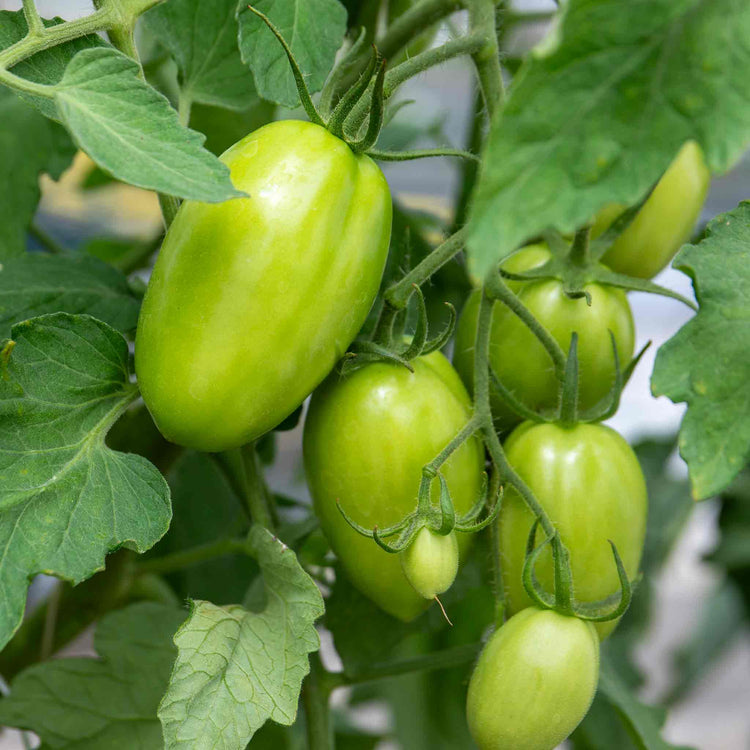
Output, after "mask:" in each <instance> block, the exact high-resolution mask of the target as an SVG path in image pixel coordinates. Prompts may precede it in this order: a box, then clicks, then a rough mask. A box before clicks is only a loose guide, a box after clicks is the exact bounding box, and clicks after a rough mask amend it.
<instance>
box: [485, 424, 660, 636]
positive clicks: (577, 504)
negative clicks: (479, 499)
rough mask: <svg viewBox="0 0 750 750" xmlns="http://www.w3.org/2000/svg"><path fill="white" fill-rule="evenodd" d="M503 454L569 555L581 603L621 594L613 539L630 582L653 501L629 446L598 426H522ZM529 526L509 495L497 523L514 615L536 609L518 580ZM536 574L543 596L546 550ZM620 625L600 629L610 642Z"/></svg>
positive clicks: (548, 567)
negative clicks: (613, 632)
mask: <svg viewBox="0 0 750 750" xmlns="http://www.w3.org/2000/svg"><path fill="white" fill-rule="evenodd" d="M505 451H506V455H507V457H508V461H509V463H510V465H511V466H512V467H513V468H514V469H515V470H516V472H518V474H519V475H520V477H521V478H522V479H523V480H524V481H525V482H526V483H527V484H528V486H529V487H530V488H531V490H532V491H533V492H534V495H535V496H536V498H537V500H538V501H539V502H540V503H541V505H542V507H543V508H544V510H545V511H546V512H547V514H548V515H549V517H550V519H551V520H552V523H553V524H554V525H555V527H556V528H557V529H558V531H559V532H560V536H561V538H562V541H563V543H564V544H565V546H566V547H567V548H568V551H569V552H570V565H571V571H572V573H573V587H574V590H575V596H576V598H577V599H579V600H580V601H582V602H594V601H597V600H600V599H604V598H606V597H607V596H610V595H611V594H615V593H617V591H618V590H619V581H618V577H617V570H616V568H615V562H614V558H613V555H612V549H611V547H610V545H609V542H608V540H610V539H611V540H612V541H613V542H614V543H615V545H616V546H617V550H618V552H619V553H620V556H621V557H622V561H623V563H624V565H625V570H626V571H627V574H628V576H629V578H630V580H631V581H632V580H633V579H634V578H635V576H636V575H637V573H638V566H639V564H640V560H641V553H642V551H643V542H644V537H645V533H646V516H647V512H648V499H647V495H646V483H645V480H644V477H643V472H642V471H641V468H640V465H639V463H638V459H637V458H636V456H635V454H634V453H633V450H632V448H631V447H630V446H629V445H628V444H627V442H626V441H625V439H624V438H623V437H622V436H621V435H619V434H618V433H617V432H615V431H614V430H613V429H611V428H609V427H605V426H604V425H600V424H578V425H576V426H575V427H562V426H560V425H558V424H533V423H531V422H524V423H523V424H522V425H521V426H520V427H518V428H516V430H514V432H513V433H512V434H511V436H510V437H509V438H508V440H507V441H506V444H505ZM532 522H533V516H532V514H531V512H530V511H529V510H528V508H527V506H526V504H525V503H524V501H523V500H522V499H521V497H520V495H519V494H518V493H517V492H516V491H515V490H513V489H512V488H508V490H507V491H506V493H505V496H504V499H503V505H502V508H501V510H500V515H499V518H498V523H499V529H500V550H501V552H500V555H501V565H502V571H503V582H504V584H505V592H506V603H507V605H508V608H509V611H510V612H518V611H520V610H521V609H523V608H524V607H527V606H529V605H530V604H531V603H532V602H531V599H530V598H529V596H528V594H527V593H526V590H525V589H524V587H523V582H522V580H521V576H522V572H523V564H524V560H525V550H526V542H527V539H528V536H529V532H530V531H531V525H532ZM542 539H543V536H542V533H541V532H537V543H541V541H542ZM536 570H537V573H538V577H539V580H540V581H541V582H542V583H543V585H544V587H545V589H546V590H547V591H552V590H553V575H552V555H551V553H550V552H549V548H548V549H546V550H544V551H543V552H542V553H541V556H540V559H539V561H538V563H537V567H536ZM615 625H616V622H615V621H609V622H605V623H599V624H597V626H596V628H597V630H598V632H599V635H600V636H601V637H605V636H606V635H608V634H609V633H610V632H611V631H612V630H613V629H614V627H615Z"/></svg>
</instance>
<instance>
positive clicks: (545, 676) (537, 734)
mask: <svg viewBox="0 0 750 750" xmlns="http://www.w3.org/2000/svg"><path fill="white" fill-rule="evenodd" d="M598 678H599V639H598V638H597V636H596V632H595V631H594V628H593V627H592V626H591V625H590V624H589V623H585V622H582V621H581V620H578V619H576V618H575V617H565V616H563V615H559V614H557V613H556V612H551V611H549V610H540V609H537V608H536V607H529V608H528V609H524V610H522V611H521V612H519V613H518V614H517V615H515V616H514V617H511V619H510V620H508V621H507V622H506V623H505V625H503V626H502V627H501V628H500V629H498V630H497V632H495V633H494V634H493V635H492V637H491V638H490V640H489V641H488V642H487V645H486V646H485V647H484V649H483V650H482V653H481V655H480V656H479V661H478V662H477V665H476V667H475V668H474V672H473V674H472V676H471V682H470V683H469V694H468V698H467V706H466V713H467V716H468V719H469V727H470V729H471V734H472V736H473V737H474V740H475V741H476V743H477V745H478V746H479V748H480V750H551V749H552V748H554V747H556V746H557V745H558V744H559V743H560V742H562V741H563V740H564V739H565V738H566V737H567V736H568V735H569V734H570V733H571V732H572V731H573V730H574V729H575V728H576V726H578V724H579V723H580V722H581V720H582V719H583V717H584V716H585V715H586V711H588V709H589V706H590V705H591V701H592V700H593V699H594V693H595V692H596V685H597V681H598Z"/></svg>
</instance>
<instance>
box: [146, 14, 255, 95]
mask: <svg viewBox="0 0 750 750" xmlns="http://www.w3.org/2000/svg"><path fill="white" fill-rule="evenodd" d="M236 11H237V0H169V2H166V3H162V4H161V5H158V6H157V7H156V8H153V9H152V10H150V11H149V12H148V13H146V15H145V16H144V17H143V20H144V23H145V24H146V25H147V27H148V30H149V31H150V32H151V33H152V34H153V35H154V37H156V38H157V39H158V40H159V42H160V43H161V44H163V45H164V46H165V47H166V48H167V49H168V50H169V52H170V53H171V55H172V57H174V59H175V60H176V62H177V67H178V70H179V75H180V89H181V91H182V95H183V96H184V97H185V98H186V99H187V100H188V101H190V102H200V103H201V104H210V105H213V106H216V107H228V108H229V109H239V110H244V109H247V108H249V106H250V105H251V104H253V103H254V102H255V101H257V98H258V96H257V94H256V93H255V86H253V77H252V75H251V74H250V71H249V70H248V69H247V68H246V67H245V65H244V64H243V62H242V60H241V59H240V50H239V47H238V42H237V35H238V33H239V30H238V26H237V18H236Z"/></svg>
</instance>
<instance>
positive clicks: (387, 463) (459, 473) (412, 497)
mask: <svg viewBox="0 0 750 750" xmlns="http://www.w3.org/2000/svg"><path fill="white" fill-rule="evenodd" d="M412 365H413V367H414V372H409V371H408V370H407V369H406V368H405V367H403V366H402V365H396V364H390V363H381V362H376V363H372V364H368V365H365V366H363V367H360V368H359V369H357V370H355V371H353V372H352V373H350V374H349V375H348V376H346V377H345V378H341V377H339V375H337V374H336V373H333V374H332V375H331V376H330V377H329V378H328V379H327V380H326V381H325V383H324V384H323V385H322V386H321V387H320V388H319V389H318V390H316V391H315V393H314V394H313V397H312V401H311V403H310V409H309V411H308V414H307V418H306V420H305V430H304V441H303V448H304V457H305V473H306V475H307V483H308V485H309V487H310V492H311V494H312V498H313V502H314V505H315V512H316V514H317V516H318V518H319V519H320V525H321V527H322V529H323V531H324V533H325V535H326V536H327V537H328V540H329V542H330V543H331V547H332V548H333V551H334V552H335V553H336V555H337V556H338V558H339V560H340V562H341V565H342V566H343V568H344V570H345V572H346V574H347V575H348V576H349V578H350V580H351V581H352V583H353V584H354V585H355V586H356V587H357V588H358V589H359V590H360V591H361V592H362V593H363V594H365V595H366V596H368V597H369V598H370V599H372V601H374V602H375V603H376V604H377V605H378V606H380V607H381V608H382V609H384V610H385V611H386V612H389V613H390V614H392V615H394V616H396V617H398V618H400V619H402V620H411V619H413V618H414V617H416V616H417V615H418V614H420V613H421V612H422V611H423V610H424V609H425V608H426V607H427V606H429V602H428V601H426V600H425V599H424V598H423V597H422V596H420V595H419V594H418V593H417V592H416V591H415V589H414V588H413V587H412V585H411V584H410V583H409V581H408V580H407V578H406V576H405V575H404V571H403V570H402V567H401V561H400V560H399V558H400V557H401V554H390V553H388V552H385V551H384V550H382V549H380V548H379V547H378V546H377V545H376V544H375V542H374V541H372V540H371V539H367V538H365V537H363V536H362V535H360V534H358V533H357V532H356V531H355V530H354V529H352V528H351V526H349V524H348V523H347V522H346V520H345V519H344V518H343V517H342V515H341V513H340V512H339V510H338V508H337V507H336V501H337V500H338V501H339V502H340V503H341V506H342V508H343V509H344V510H345V511H346V513H347V514H348V515H349V516H350V517H351V518H352V519H353V520H354V521H357V522H358V523H360V524H361V525H362V526H365V527H366V528H368V529H371V528H373V526H375V525H377V526H378V527H379V528H381V529H382V528H384V527H385V526H388V525H391V524H394V523H397V522H398V521H400V520H401V519H402V518H404V517H405V516H406V515H407V514H408V513H411V512H412V511H413V510H414V509H415V508H416V505H417V493H418V490H419V485H420V481H421V478H422V467H423V466H424V465H425V464H427V463H429V462H430V461H431V460H432V459H433V458H435V456H436V455H437V454H438V453H439V452H440V451H441V450H442V449H443V448H444V447H445V446H446V445H447V444H448V443H449V442H450V440H451V439H452V438H453V437H455V435H456V433H457V432H458V431H459V430H460V429H461V427H463V426H464V425H465V424H466V421H467V420H468V418H469V414H470V408H471V403H470V400H469V396H468V394H467V393H466V389H465V388H464V387H463V385H462V384H461V380H460V378H459V377H458V375H457V374H456V372H455V370H454V369H453V368H452V367H451V365H450V363H449V362H448V360H447V359H446V358H445V357H444V356H443V355H442V354H440V353H439V352H433V353H432V354H429V355H427V356H424V357H419V358H417V359H416V360H414V361H413V362H412ZM483 466H484V450H483V448H482V445H481V443H480V442H479V440H478V439H476V438H472V439H471V440H469V441H468V442H466V443H464V444H463V445H462V446H461V447H460V448H459V449H458V450H457V451H456V452H455V453H454V454H453V455H452V456H451V458H450V459H449V460H448V462H447V463H446V464H444V465H443V467H441V469H440V471H441V473H442V475H443V476H444V477H445V479H446V482H447V484H448V488H449V490H450V492H451V496H452V498H453V503H454V505H455V508H456V512H457V513H458V514H460V513H465V512H466V511H467V510H469V508H471V506H472V505H473V503H474V502H475V501H476V500H477V498H478V497H479V493H480V491H481V485H482V469H483ZM433 492H434V499H435V500H437V497H438V493H439V485H438V482H437V481H435V483H434V486H433ZM469 537H470V535H469V534H462V535H461V540H460V542H459V550H460V551H463V550H465V548H466V544H467V543H468V539H469Z"/></svg>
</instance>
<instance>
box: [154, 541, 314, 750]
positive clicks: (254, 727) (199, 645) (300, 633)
mask: <svg viewBox="0 0 750 750" xmlns="http://www.w3.org/2000/svg"><path fill="white" fill-rule="evenodd" d="M248 539H249V544H250V547H251V550H252V552H253V554H254V556H255V557H256V559H257V561H258V563H259V565H260V567H261V570H262V572H263V578H264V580H265V598H266V606H265V608H264V609H263V610H262V611H248V610H246V609H244V608H243V607H240V606H237V605H235V606H229V607H217V606H216V605H214V604H211V603H210V602H201V601H198V602H194V603H193V606H192V612H191V614H190V617H189V618H188V620H187V622H186V623H185V624H184V625H183V626H182V627H181V628H180V630H179V631H178V632H177V635H175V643H176V644H177V648H178V656H177V661H176V662H175V666H174V671H173V672H172V678H171V680H170V684H169V688H168V690H167V693H166V695H165V696H164V699H163V701H162V703H161V706H160V707H159V718H160V719H161V722H162V725H163V727H164V738H165V747H166V748H167V750H171V748H191V749H192V748H196V747H226V748H239V747H244V746H245V745H246V744H247V743H248V742H249V741H250V739H251V738H252V736H253V734H255V732H257V731H258V729H260V727H261V726H263V724H264V723H265V722H266V721H267V720H268V719H271V720H273V721H275V722H276V723H278V724H284V725H291V724H292V723H294V721H295V718H296V715H297V703H298V700H299V692H300V688H301V686H302V680H303V679H304V677H305V675H306V674H307V673H308V671H309V663H308V657H307V655H308V653H310V652H311V651H316V650H317V649H318V648H319V647H320V640H319V638H318V633H317V631H316V630H315V627H314V625H313V623H314V622H315V620H316V619H317V618H318V617H320V616H321V615H322V614H323V598H322V597H321V595H320V592H319V591H318V588H317V586H316V585H315V583H314V582H313V581H312V579H311V578H310V577H309V576H308V575H307V574H306V573H305V572H304V571H303V570H302V568H301V567H300V565H299V563H298V562H297V558H296V557H295V555H294V552H293V551H292V550H291V549H289V548H288V547H286V546H285V545H283V544H282V543H281V542H280V541H279V540H278V539H276V538H275V537H273V536H272V535H271V534H270V532H268V531H267V530H266V529H263V528H262V527H258V526H256V527H254V528H253V529H252V530H251V532H250V535H249V538H248Z"/></svg>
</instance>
